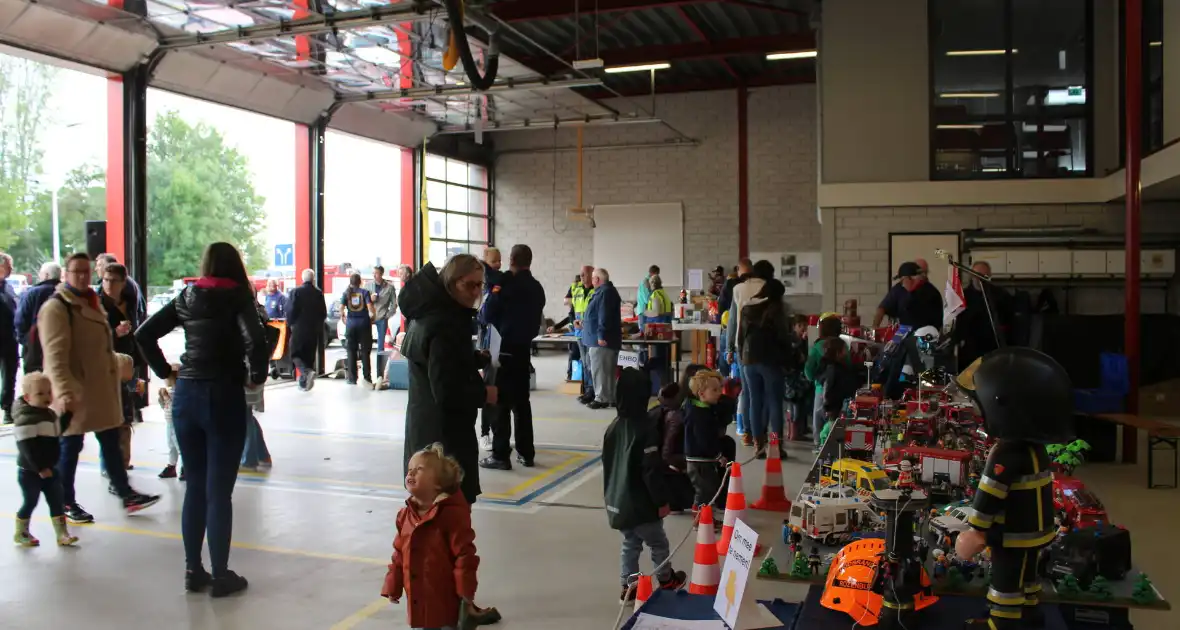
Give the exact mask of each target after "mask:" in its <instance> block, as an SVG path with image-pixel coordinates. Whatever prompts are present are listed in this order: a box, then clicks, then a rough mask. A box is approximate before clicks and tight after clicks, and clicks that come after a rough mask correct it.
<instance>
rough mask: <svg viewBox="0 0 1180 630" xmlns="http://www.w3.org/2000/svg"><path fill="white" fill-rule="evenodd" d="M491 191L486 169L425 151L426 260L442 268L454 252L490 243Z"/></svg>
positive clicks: (473, 251)
mask: <svg viewBox="0 0 1180 630" xmlns="http://www.w3.org/2000/svg"><path fill="white" fill-rule="evenodd" d="M490 192H491V181H490V178H489V177H488V169H486V168H484V167H483V166H480V165H478V164H469V163H467V162H460V161H459V160H453V159H451V158H444V157H442V156H440V155H433V154H427V156H426V190H425V193H424V194H425V197H426V207H427V210H428V215H427V217H428V218H427V223H428V225H427V226H426V229H425V230H424V232H425V233H426V235H427V238H428V240H429V245H428V246H427V247H426V255H427V260H429V261H430V262H432V263H434V264H435V266H436V267H439V268H440V269H441V268H442V265H443V263H444V262H445V261H446V259H447V258H450V257H451V256H454V255H455V254H475V255H476V256H479V255H481V254H482V253H483V250H484V248H485V247H487V246H488V245H489V244H490V242H491V240H490V238H489V236H490V233H489V232H490V230H489V226H490V225H491V216H490V212H489V210H490V207H489V206H490V204H489V199H490V198H491V195H490Z"/></svg>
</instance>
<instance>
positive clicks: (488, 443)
mask: <svg viewBox="0 0 1180 630" xmlns="http://www.w3.org/2000/svg"><path fill="white" fill-rule="evenodd" d="M479 445H480V447H481V448H483V450H485V451H489V452H490V451H491V450H492V436H491V434H488V435H484V436H480V438H479Z"/></svg>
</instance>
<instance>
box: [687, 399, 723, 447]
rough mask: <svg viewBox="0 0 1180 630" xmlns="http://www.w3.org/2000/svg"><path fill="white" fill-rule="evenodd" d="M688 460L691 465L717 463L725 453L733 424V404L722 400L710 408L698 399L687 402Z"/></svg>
mask: <svg viewBox="0 0 1180 630" xmlns="http://www.w3.org/2000/svg"><path fill="white" fill-rule="evenodd" d="M681 416H682V417H683V418H684V457H685V458H686V459H687V460H688V461H690V462H693V461H696V462H704V461H713V460H715V459H717V457H719V456H720V455H721V454H722V452H721V444H722V440H721V438H722V436H724V435H725V428H726V427H727V426H729V423H730V422H732V421H733V403H732V401H730V400H729V399H727V398H725V397H722V398H721V400H718V401H717V404H714V405H707V404H705V403H703V402H701V400H700V399H699V398H697V397H696V396H689V397H688V398H686V399H685V400H684V408H683V409H682V410H681Z"/></svg>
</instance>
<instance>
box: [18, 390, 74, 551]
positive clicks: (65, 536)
mask: <svg viewBox="0 0 1180 630" xmlns="http://www.w3.org/2000/svg"><path fill="white" fill-rule="evenodd" d="M51 400H53V392H52V388H51V387H50V384H49V377H48V376H46V375H45V374H43V373H41V372H30V373H28V374H25V376H24V378H22V379H21V396H20V398H19V399H17V401H16V404H15V405H14V406H13V408H12V418H13V427H12V434H13V437H15V438H16V449H17V452H18V456H17V481H18V482H19V483H20V489H21V494H22V495H23V497H24V503H23V504H22V505H21V508H20V510H17V513H16V533H15V534H14V535H13V537H12V539H13V541H14V542H15V543H16V544H18V545H21V546H22V547H36V546H37V545H40V544H41V541H39V540H37V539H36V538H34V537H33V534H32V533H30V532H29V519H30V518H31V517H32V516H33V510H34V509H36V507H37V502H38V501H39V500H40V497H41V495H42V494H44V495H45V502H46V503H48V504H49V515H50V516H51V517H53V530H54V532H56V533H57V544H58V545H61V546H69V545H73V544H74V543H76V542H78V538H77V537H76V536H71V535H70V532H69V530H68V529H67V528H66V517H65V505H64V504H63V499H62V488H61V481H60V480H58V478H57V476H56V475H55V474H54V472H53V470H54V467H55V466H57V458H58V454H59V453H60V452H61V451H60V447H59V445H58V438H59V436H60V435H61V431H62V428H63V427H62V426H60V425H59V424H58V418H57V414H56V413H54V412H53V410H52V409H50V408H49V403H50V401H51Z"/></svg>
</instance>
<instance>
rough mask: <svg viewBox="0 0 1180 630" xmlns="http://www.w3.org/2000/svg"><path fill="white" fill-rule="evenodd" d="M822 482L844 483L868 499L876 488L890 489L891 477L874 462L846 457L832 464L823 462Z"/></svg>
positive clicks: (821, 470)
mask: <svg viewBox="0 0 1180 630" xmlns="http://www.w3.org/2000/svg"><path fill="white" fill-rule="evenodd" d="M820 484H821V485H824V486H828V485H836V484H843V485H845V486H849V487H852V488H856V492H857V494H859V495H860V497H861V498H862V499H867V498H869V497H871V496H872V495H873V491H874V490H885V489H888V488H889V477H888V476H886V475H885V472H884V471H882V470H881V469H880V468H877V466H875V465H874V464H871V463H869V462H866V461H864V460H860V459H852V458H848V457H845V458H843V459H837V460H836V461H834V462H831V463H830V464H829V463H828V462H823V464H822V465H821V467H820Z"/></svg>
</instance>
